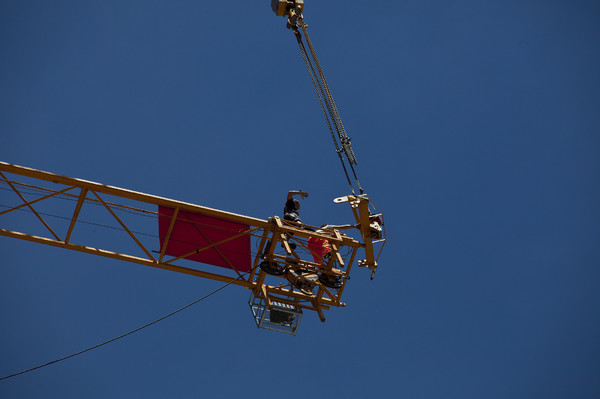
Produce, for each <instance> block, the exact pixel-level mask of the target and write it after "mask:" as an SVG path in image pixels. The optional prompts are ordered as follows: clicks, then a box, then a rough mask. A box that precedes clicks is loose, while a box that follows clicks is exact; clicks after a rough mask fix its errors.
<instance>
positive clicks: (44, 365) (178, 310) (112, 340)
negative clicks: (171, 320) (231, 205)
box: [0, 272, 250, 381]
mask: <svg viewBox="0 0 600 399" xmlns="http://www.w3.org/2000/svg"><path fill="white" fill-rule="evenodd" d="M248 273H250V272H246V273H244V274H242V275H241V276H239V277H237V278H235V279H232V280H231V281H229V282H228V283H225V284H224V285H222V286H221V287H219V288H217V289H216V290H214V291H212V292H209V293H208V294H206V295H204V296H203V297H202V298H199V299H196V300H195V301H194V302H192V303H189V304H187V305H185V306H183V307H181V308H179V309H177V310H175V311H173V312H171V313H169V314H167V315H166V316H163V317H161V318H159V319H156V320H154V321H152V322H150V323H147V324H144V325H143V326H141V327H138V328H136V329H135V330H131V331H129V332H126V333H125V334H121V335H119V336H118V337H115V338H112V339H109V340H108V341H104V342H102V343H99V344H97V345H94V346H91V347H89V348H86V349H83V350H80V351H79V352H75V353H72V354H70V355H68V356H64V357H61V358H60V359H56V360H53V361H51V362H48V363H44V364H40V365H39V366H35V367H32V368H29V369H27V370H23V371H19V372H17V373H13V374H9V375H5V376H4V377H0V381H2V380H5V379H8V378H11V377H15V376H17V375H21V374H25V373H28V372H30V371H34V370H37V369H40V368H42V367H46V366H50V365H51V364H54V363H58V362H61V361H63V360H66V359H69V358H72V357H75V356H77V355H81V354H83V353H85V352H88V351H91V350H92V349H96V348H99V347H101V346H103V345H106V344H109V343H111V342H114V341H116V340H118V339H121V338H124V337H126V336H128V335H131V334H133V333H135V332H138V331H140V330H142V329H144V328H146V327H150V326H151V325H153V324H156V323H158V322H159V321H162V320H164V319H166V318H168V317H171V316H173V315H174V314H176V313H179V312H181V311H182V310H184V309H187V308H189V307H190V306H192V305H195V304H197V303H198V302H200V301H202V300H204V299H206V298H208V297H209V296H211V295H213V294H216V293H217V292H219V291H221V290H222V289H223V288H225V287H227V286H228V285H231V284H233V283H235V282H236V281H237V280H239V279H240V278H242V277H244V276H245V275H247V274H248Z"/></svg>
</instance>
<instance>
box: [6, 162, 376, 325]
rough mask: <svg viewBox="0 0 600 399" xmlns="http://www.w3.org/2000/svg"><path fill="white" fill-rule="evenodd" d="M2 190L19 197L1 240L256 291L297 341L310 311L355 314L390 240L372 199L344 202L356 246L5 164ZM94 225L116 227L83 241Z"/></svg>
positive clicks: (287, 225)
mask: <svg viewBox="0 0 600 399" xmlns="http://www.w3.org/2000/svg"><path fill="white" fill-rule="evenodd" d="M0 183H2V185H3V186H4V187H3V188H4V191H3V192H4V193H5V194H6V193H9V194H7V195H6V196H7V199H6V201H9V203H8V204H1V205H2V208H1V209H0V227H1V228H0V235H2V236H6V237H12V238H18V239H22V240H27V241H31V242H36V243H40V244H47V245H52V246H55V247H60V248H65V249H71V250H75V251H80V252H86V253H90V254H94V255H100V256H104V257H108V258H113V259H118V260H123V261H127V262H131V263H137V264H140V265H145V266H151V267H156V268H160V269H165V270H170V271H174V272H179V273H185V274H189V275H193V276H197V277H203V278H209V279H212V280H218V281H222V282H230V283H232V284H235V285H239V286H243V287H246V288H247V289H249V290H250V291H251V296H250V300H249V303H250V307H251V309H252V314H253V317H254V318H255V320H256V322H257V325H258V326H259V327H262V328H269V329H273V330H277V331H283V332H287V333H291V334H295V333H296V330H297V328H298V325H299V322H300V318H301V316H302V312H303V310H313V311H315V312H317V314H318V315H319V318H320V319H321V320H322V321H325V316H324V314H323V311H324V310H327V309H329V308H330V307H332V306H334V307H339V306H345V303H343V302H342V301H341V297H342V293H343V291H344V287H345V285H346V282H347V279H348V277H349V274H350V270H351V268H352V265H353V263H354V259H355V257H356V255H357V252H358V250H359V249H361V248H362V249H364V253H365V259H364V260H360V261H358V264H359V266H364V267H367V268H369V269H371V270H372V271H373V272H374V271H375V269H376V268H377V262H376V256H375V253H374V249H373V243H374V242H376V243H381V245H383V242H384V241H385V238H384V237H383V234H382V231H381V228H380V226H379V224H378V223H377V222H373V219H374V216H375V217H380V216H381V215H373V214H371V213H370V212H369V199H368V198H367V197H366V196H365V195H361V196H355V195H352V196H346V197H341V198H337V199H335V202H338V203H342V202H348V203H349V204H350V205H351V209H352V211H353V214H354V217H355V219H356V223H357V224H356V225H355V227H357V229H358V231H359V236H360V237H359V239H356V238H353V237H350V236H348V235H347V234H345V233H343V232H341V231H339V230H336V229H335V228H324V229H318V228H314V227H313V226H308V225H304V224H300V223H293V222H289V221H286V220H282V219H280V218H279V217H277V216H273V217H271V218H269V219H268V220H263V219H257V218H253V217H249V216H243V215H238V214H235V213H230V212H225V211H221V210H217V209H212V208H207V207H204V206H199V205H194V204H190V203H186V202H181V201H176V200H172V199H167V198H162V197H158V196H154V195H149V194H143V193H140V192H135V191H131V190H127V189H123V188H117V187H112V186H107V185H104V184H99V183H94V182H90V181H86V180H81V179H76V178H71V177H65V176H61V175H57V174H54V173H49V172H44V171H40V170H35V169H31V168H27V167H22V166H17V165H12V164H8V163H5V162H0ZM10 193H12V194H10ZM59 211H60V212H62V215H58V214H57V212H59ZM32 218H33V219H35V220H37V222H34V223H31V221H32ZM140 219H141V221H140ZM91 220H94V221H96V222H93V221H91ZM378 220H379V221H381V219H378ZM108 223H111V225H108ZM90 225H92V226H94V228H95V229H97V228H98V227H109V228H107V229H104V230H106V232H104V235H102V236H99V235H98V234H95V235H94V240H98V242H93V243H87V242H83V241H84V240H86V239H87V240H89V239H90V238H89V235H87V236H86V235H85V234H81V233H82V232H83V231H84V230H85V228H86V227H88V228H89V226H90ZM157 225H158V229H157ZM24 229H28V230H29V231H28V232H24V231H18V230H24ZM157 230H158V234H156V233H157ZM157 238H158V243H159V245H160V247H159V250H153V249H152V248H156V245H157V242H156V239H157ZM324 246H326V247H327V251H326V252H327V253H326V254H325V253H324V251H322V248H323V247H324ZM377 257H378V255H377Z"/></svg>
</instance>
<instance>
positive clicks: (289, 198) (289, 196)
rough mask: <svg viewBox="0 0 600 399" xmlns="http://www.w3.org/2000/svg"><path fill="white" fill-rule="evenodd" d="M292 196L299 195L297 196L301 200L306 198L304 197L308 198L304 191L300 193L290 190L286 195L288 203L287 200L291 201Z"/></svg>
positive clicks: (299, 191)
mask: <svg viewBox="0 0 600 399" xmlns="http://www.w3.org/2000/svg"><path fill="white" fill-rule="evenodd" d="M294 195H299V196H301V197H302V198H306V197H308V193H305V192H304V191H302V190H290V191H288V195H287V199H288V201H289V200H291V199H292V198H293V196H294Z"/></svg>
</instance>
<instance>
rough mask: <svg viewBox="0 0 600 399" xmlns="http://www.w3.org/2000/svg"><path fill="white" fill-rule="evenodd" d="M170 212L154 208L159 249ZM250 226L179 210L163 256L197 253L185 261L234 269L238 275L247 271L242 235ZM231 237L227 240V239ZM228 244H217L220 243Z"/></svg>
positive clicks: (248, 264)
mask: <svg viewBox="0 0 600 399" xmlns="http://www.w3.org/2000/svg"><path fill="white" fill-rule="evenodd" d="M174 212H175V210H174V209H172V208H168V207H164V206H159V207H158V213H159V216H158V234H159V236H160V248H161V250H162V248H163V246H164V244H165V239H166V237H167V233H168V231H169V225H170V224H171V219H172V217H173V213H174ZM249 229H250V226H248V225H246V224H242V223H238V222H232V221H230V220H227V219H222V218H218V217H214V216H208V215H205V214H203V213H200V212H188V211H181V210H180V211H179V213H178V215H177V220H176V221H175V225H174V226H173V230H172V231H171V236H170V238H169V241H168V243H167V249H166V251H165V254H167V255H169V256H174V257H178V256H182V255H186V254H189V253H191V252H195V251H198V252H196V253H193V254H191V255H189V256H186V257H185V259H190V260H194V261H196V262H202V263H207V264H209V265H214V266H220V267H225V268H227V269H231V268H235V269H236V270H237V271H239V272H247V271H250V269H251V267H252V264H251V254H250V234H243V235H241V236H239V237H236V238H231V237H235V236H237V235H239V234H240V233H243V232H245V231H248V230H249ZM230 238H231V239H230ZM227 239H229V240H228V241H226V242H224V243H221V244H218V245H215V246H212V247H210V248H208V249H205V248H206V247H208V246H211V245H213V244H217V243H219V242H221V241H223V240H227Z"/></svg>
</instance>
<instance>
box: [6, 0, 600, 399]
mask: <svg viewBox="0 0 600 399" xmlns="http://www.w3.org/2000/svg"><path fill="white" fill-rule="evenodd" d="M91 3H93V2H81V1H66V0H57V1H51V2H49V1H19V2H7V1H4V2H2V3H1V4H0V60H1V62H0V159H1V160H2V161H5V162H10V163H14V164H18V165H24V166H29V167H33V168H37V169H42V170H47V171H51V172H56V173H60V174H64V175H68V176H73V177H79V178H83V179H86V180H92V181H96V182H101V183H105V184H110V185H114V186H118V187H124V188H128V189H132V190H136V191H141V192H145V193H150V194H156V195H160V196H164V197H168V198H173V199H177V200H182V201H186V202H192V203H196V204H200V205H205V206H209V207H213V208H217V209H223V210H226V211H231V212H235V213H241V214H245V215H249V216H254V217H259V218H266V217H268V216H271V215H275V214H279V213H280V212H281V208H282V205H283V200H284V197H285V193H286V192H287V190H288V189H303V190H305V191H307V192H309V193H310V194H311V196H310V197H309V198H308V199H306V200H305V201H304V202H303V215H302V216H303V219H304V220H305V221H306V222H307V223H311V224H320V223H324V222H329V223H344V222H347V221H350V220H351V217H352V216H351V213H350V212H349V210H348V209H345V208H344V207H340V206H334V204H333V203H332V201H331V200H332V199H333V198H334V197H337V196H340V195H345V194H347V185H346V183H345V180H344V176H343V172H342V170H341V168H340V167H339V164H338V160H337V157H336V154H335V153H334V150H333V146H332V144H331V141H330V138H329V136H328V134H329V133H328V131H327V128H326V125H325V122H324V120H323V118H322V115H321V111H320V109H319V107H318V104H317V102H316V98H315V95H314V92H313V89H312V86H311V83H310V80H309V77H308V75H307V73H306V70H305V68H304V65H303V62H302V59H301V57H300V54H299V51H298V48H297V45H296V42H295V40H294V38H293V36H292V34H291V32H290V31H289V30H287V29H285V20H284V19H283V18H280V17H276V16H275V15H274V14H272V12H271V10H270V5H269V1H266V0H263V1H242V0H233V1H212V2H204V1H202V2H201V1H189V0H188V1H184V0H181V1H135V0H132V1H127V2H122V1H104V2H98V4H91ZM305 3H306V5H305V13H304V16H305V19H306V21H307V22H308V24H309V26H310V27H309V29H310V32H311V38H312V39H313V42H314V44H315V46H316V49H317V51H318V54H319V55H320V59H321V62H322V65H323V67H324V70H325V74H326V75H327V78H328V81H329V84H330V87H331V89H332V91H333V94H334V97H335V100H336V103H337V105H338V108H339V110H340V113H341V116H342V118H343V120H344V125H345V126H346V129H347V131H348V133H349V135H350V137H352V143H353V147H354V150H355V152H356V155H357V158H358V162H359V165H358V173H359V177H360V179H361V182H362V183H363V185H364V187H365V188H366V192H367V193H368V194H369V195H370V196H371V198H372V199H373V200H374V201H375V202H376V203H377V205H378V206H379V207H380V208H381V209H382V210H383V211H384V213H385V216H386V224H387V232H388V244H387V246H386V248H385V250H384V253H383V255H382V257H381V258H380V262H379V263H380V265H381V267H380V271H379V273H378V274H377V276H376V278H375V279H374V280H373V281H370V280H369V274H368V273H367V272H365V271H363V270H358V269H356V270H355V271H354V274H353V278H352V280H351V281H350V282H349V284H348V287H347V289H346V291H345V293H344V300H345V301H346V302H347V303H348V306H347V307H346V308H340V309H332V310H330V311H329V312H328V313H327V322H326V323H324V324H323V323H321V322H320V321H319V320H318V318H317V316H316V315H314V314H307V315H306V316H305V317H304V319H303V321H302V325H301V327H300V331H299V333H298V335H297V336H295V337H292V336H289V335H285V334H277V333H272V332H269V331H264V330H259V329H257V328H256V326H255V324H254V322H253V320H252V318H251V316H250V311H249V309H248V305H247V299H248V292H247V291H245V290H243V289H241V288H239V287H228V288H227V289H226V290H224V291H222V292H220V293H219V294H217V295H215V296H213V297H211V298H210V299H208V300H206V301H204V302H201V303H200V304H198V305H196V306H195V307H193V308H191V309H188V310H186V311H185V312H182V313H180V314H178V315H176V316H175V317H173V318H170V319H168V320H166V321H164V322H162V323H159V324H158V325H155V326H153V327H151V328H148V329H146V330H143V331H141V332H139V333H137V334H134V335H131V336H129V337H127V338H125V339H123V340H120V341H118V342H115V343H113V344H110V345H107V346H104V347H102V348H100V349H97V350H94V351H92V352H88V353H86V354H84V355H82V356H79V357H76V358H73V359H69V360H66V361H64V362H61V363H58V364H55V365H53V366H49V367H47V368H44V369H40V370H37V371H34V372H31V373H28V374H25V375H21V376H18V377H15V378H12V379H10V380H5V381H2V382H0V397H3V398H107V397H110V398H136V397H143V398H165V397H177V398H198V397H203V398H240V397H259V395H260V396H261V397H263V398H279V397H287V398H306V397H307V396H315V397H316V396H327V397H331V398H341V397H344V398H366V397H378V398H386V397H397V398H424V399H434V398H435V399H438V398H460V399H465V398H477V399H479V398H498V399H505V398H527V399H530V398H544V399H548V398H566V397H569V398H598V397H600V379H599V378H598V377H599V376H600V340H599V339H598V337H599V336H600V296H599V294H598V284H599V282H600V212H599V206H598V204H599V203H600V187H599V182H600V161H599V159H600V158H599V155H600V154H599V149H600V138H599V134H598V133H599V131H600V72H599V71H600V53H599V51H598V47H599V43H600V18H599V15H600V6H599V5H598V3H597V2H595V1H558V0H554V1H513V0H508V1H491V2H481V1H455V2H448V1H437V0H434V1H418V2H408V1H393V2H392V1H378V0H373V1H355V0H350V1H341V0H329V1H324V0H321V1H318V0H305ZM8 195H11V194H10V193H7V192H5V191H3V193H0V200H1V199H2V198H7V196H8ZM1 223H2V221H1V219H0V224H1ZM90 240H91V241H93V236H90ZM0 249H1V252H2V261H1V262H0V264H1V266H2V267H0V318H1V320H2V321H1V323H0V325H1V328H0V375H6V374H10V373H12V372H15V371H20V370H22V369H26V368H29V367H32V366H36V365H38V364H40V363H45V362H48V361H51V360H54V359H56V358H59V357H62V356H65V355H68V354H70V353H73V352H76V351H78V350H81V349H83V348H86V347H88V346H91V345H94V344H97V343H99V342H102V341H104V340H106V339H109V338H112V337H114V336H117V335H119V334H121V333H123V332H126V331H128V330H131V329H133V328H136V327H138V326H140V325H142V324H145V323H147V322H149V321H151V320H154V319H156V318H157V317H160V316H162V315H164V314H166V313H168V312H170V311H172V310H174V309H176V308H178V307H180V306H183V305H185V304H187V303H189V302H191V301H193V300H194V299H197V298H199V297H201V296H202V295H204V294H206V293H208V292H209V291H211V290H213V289H214V288H216V287H218V286H219V284H217V283H216V282H213V281H207V280H202V279H199V278H194V277H190V276H185V275H179V274H176V273H170V272H166V271H162V270H154V269H151V268H145V267H141V266H136V265H133V264H128V263H123V262H117V261H112V260H109V259H103V258H99V257H94V256H92V255H86V254H79V253H73V252H70V251H66V250H61V249H56V248H50V247H45V246H42V245H37V244H32V243H28V242H24V241H23V242H21V241H18V240H14V239H9V238H0Z"/></svg>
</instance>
